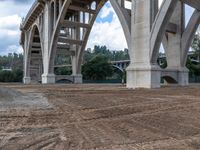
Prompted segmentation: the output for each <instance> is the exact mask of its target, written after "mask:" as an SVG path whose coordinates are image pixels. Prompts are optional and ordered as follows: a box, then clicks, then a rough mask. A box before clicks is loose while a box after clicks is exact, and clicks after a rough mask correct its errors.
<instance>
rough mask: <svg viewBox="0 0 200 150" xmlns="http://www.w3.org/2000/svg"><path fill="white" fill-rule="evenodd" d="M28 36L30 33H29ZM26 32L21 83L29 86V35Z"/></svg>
mask: <svg viewBox="0 0 200 150" xmlns="http://www.w3.org/2000/svg"><path fill="white" fill-rule="evenodd" d="M29 34H30V33H29ZM29 34H28V32H26V33H25V43H24V77H23V83H24V84H30V83H31V77H30V61H29V60H30V58H29V44H30V41H29V36H30V35H29Z"/></svg>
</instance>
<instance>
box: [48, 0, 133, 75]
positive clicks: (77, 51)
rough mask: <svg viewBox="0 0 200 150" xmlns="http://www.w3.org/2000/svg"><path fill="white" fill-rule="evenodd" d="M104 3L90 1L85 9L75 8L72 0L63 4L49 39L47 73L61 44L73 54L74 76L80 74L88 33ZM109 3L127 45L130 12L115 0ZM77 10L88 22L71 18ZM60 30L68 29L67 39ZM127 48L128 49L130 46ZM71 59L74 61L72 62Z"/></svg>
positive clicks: (51, 68)
mask: <svg viewBox="0 0 200 150" xmlns="http://www.w3.org/2000/svg"><path fill="white" fill-rule="evenodd" d="M106 2H107V0H96V1H90V3H89V4H88V5H86V6H85V7H80V6H75V5H77V4H76V3H73V0H71V2H70V0H67V1H65V2H64V3H63V6H62V9H61V11H60V13H59V16H58V19H57V21H56V24H55V26H54V31H53V34H52V39H51V46H50V53H49V61H50V65H49V71H50V72H51V73H53V64H54V60H55V56H56V51H57V50H58V47H59V46H60V44H61V43H62V45H61V46H64V45H65V46H67V45H68V47H69V49H68V50H69V51H70V52H72V53H73V55H72V63H73V64H72V66H74V71H73V72H74V74H81V64H82V57H83V54H84V50H85V47H86V44H87V41H88V38H89V35H90V32H91V28H92V26H93V24H94V22H95V20H96V17H97V15H98V13H99V11H100V10H101V8H102V7H103V6H104V4H105V3H106ZM92 3H93V4H92ZM95 3H96V4H95ZM110 3H111V5H112V7H113V8H114V10H115V12H116V14H117V16H118V18H119V20H120V22H121V25H122V28H123V30H124V34H125V37H126V40H127V43H130V40H131V32H130V30H131V17H130V12H129V11H128V10H125V9H124V8H122V6H121V4H119V2H117V1H116V0H110ZM92 5H96V9H95V10H93V9H92ZM77 8H79V9H80V10H84V11H85V12H84V16H82V19H83V18H84V19H85V18H86V13H87V14H88V17H89V19H88V22H86V20H84V19H83V20H82V22H81V18H80V17H77V16H73V15H74V14H76V13H77V12H76V11H74V14H72V13H71V11H72V10H77ZM94 8H95V7H94ZM78 11H79V10H78ZM82 12H83V11H82ZM70 15H71V17H69V18H67V16H70ZM76 15H77V14H76ZM67 23H68V27H67V25H66V24H67ZM62 28H66V29H67V28H68V29H67V30H68V33H69V34H70V35H69V36H68V37H63V36H60V34H61V29H62ZM75 28H76V29H75ZM77 33H78V34H77ZM74 34H76V35H74ZM128 46H129V47H130V45H128ZM73 59H75V60H74V61H73ZM75 68H76V69H75Z"/></svg>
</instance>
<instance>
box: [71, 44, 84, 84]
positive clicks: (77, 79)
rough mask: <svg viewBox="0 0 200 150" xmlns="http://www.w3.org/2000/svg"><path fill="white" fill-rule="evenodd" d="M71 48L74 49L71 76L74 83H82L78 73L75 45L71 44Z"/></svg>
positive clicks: (80, 75)
mask: <svg viewBox="0 0 200 150" xmlns="http://www.w3.org/2000/svg"><path fill="white" fill-rule="evenodd" d="M71 50H73V51H75V55H74V56H72V76H73V79H74V83H75V84H81V83H83V79H82V74H78V70H77V69H78V66H77V65H78V64H77V62H78V58H77V55H76V46H71Z"/></svg>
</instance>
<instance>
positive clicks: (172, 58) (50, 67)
mask: <svg viewBox="0 0 200 150" xmlns="http://www.w3.org/2000/svg"><path fill="white" fill-rule="evenodd" d="M109 1H110V3H111V5H112V7H113V8H114V10H115V12H116V14H117V16H118V18H119V20H120V23H121V25H122V28H123V30H124V34H125V37H126V41H127V44H128V48H129V50H130V51H129V55H130V60H131V63H130V65H129V66H128V68H127V69H126V70H127V87H128V88H140V87H143V88H158V87H160V77H161V75H162V71H163V70H162V69H160V68H159V66H158V64H157V58H158V54H159V48H160V45H161V43H162V44H163V46H164V49H165V52H166V57H167V62H168V68H167V69H166V71H167V70H170V72H174V74H175V73H177V74H178V75H177V78H178V80H177V82H178V84H180V85H187V84H188V70H187V69H186V67H185V65H186V60H187V53H188V50H189V47H190V45H191V42H192V39H193V36H194V34H195V32H196V30H197V28H198V25H199V22H200V1H199V0H163V2H162V5H161V6H160V7H159V5H158V0H109ZM106 2H107V0H87V1H86V0H37V1H35V3H34V4H33V6H32V8H31V9H30V11H29V13H28V14H27V16H26V17H25V19H24V20H23V22H22V24H21V31H22V32H21V42H20V43H21V45H22V47H23V49H24V57H25V58H24V83H25V84H28V83H30V82H31V80H33V79H34V80H39V78H42V83H43V84H49V83H55V75H54V62H55V58H56V57H57V56H58V55H59V54H60V53H64V54H67V55H68V56H70V58H71V62H72V64H71V65H72V72H73V73H72V76H73V77H74V82H75V83H82V75H81V64H82V58H83V54H84V50H85V46H86V44H87V41H88V37H89V34H90V32H91V28H92V26H93V24H94V22H95V19H96V17H97V15H98V13H99V11H100V10H101V8H102V7H103V6H104V4H105V3H106ZM127 2H129V3H130V4H131V5H132V8H131V9H128V8H126V7H125V3H127ZM186 4H187V5H189V6H191V7H193V8H194V9H195V11H194V13H193V14H192V16H191V18H190V20H189V23H188V24H187V25H185V17H184V16H185V9H184V7H185V5H186ZM185 26H186V27H185ZM32 66H34V70H33V69H31V68H32ZM32 75H34V76H35V77H34V78H33V76H32Z"/></svg>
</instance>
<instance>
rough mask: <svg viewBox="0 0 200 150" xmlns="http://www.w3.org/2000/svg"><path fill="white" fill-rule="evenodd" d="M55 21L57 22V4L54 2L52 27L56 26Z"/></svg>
mask: <svg viewBox="0 0 200 150" xmlns="http://www.w3.org/2000/svg"><path fill="white" fill-rule="evenodd" d="M56 21H57V2H56V0H55V1H54V27H55V26H56Z"/></svg>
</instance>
